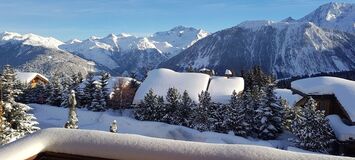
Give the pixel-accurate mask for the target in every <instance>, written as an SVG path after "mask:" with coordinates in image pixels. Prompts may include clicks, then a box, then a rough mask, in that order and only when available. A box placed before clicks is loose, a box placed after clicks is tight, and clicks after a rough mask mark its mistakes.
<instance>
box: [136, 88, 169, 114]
mask: <svg viewBox="0 0 355 160" xmlns="http://www.w3.org/2000/svg"><path fill="white" fill-rule="evenodd" d="M163 101H164V99H163ZM158 104H159V103H158V96H157V95H156V94H155V93H154V91H153V90H152V89H150V90H149V92H148V93H147V94H146V95H145V96H144V100H143V101H142V102H140V103H139V104H138V106H137V107H138V108H137V109H135V112H134V113H135V117H136V119H139V120H150V121H154V120H156V119H159V118H162V117H159V114H160V113H158V112H157V111H156V109H157V108H158V107H159V105H158Z"/></svg>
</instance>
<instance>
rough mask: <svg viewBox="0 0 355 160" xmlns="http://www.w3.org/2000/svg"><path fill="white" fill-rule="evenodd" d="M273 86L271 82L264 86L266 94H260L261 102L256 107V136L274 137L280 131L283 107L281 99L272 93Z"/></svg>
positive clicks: (262, 137) (266, 138) (263, 137)
mask: <svg viewBox="0 0 355 160" xmlns="http://www.w3.org/2000/svg"><path fill="white" fill-rule="evenodd" d="M274 88H275V87H274V85H272V84H270V85H268V86H267V87H266V94H262V95H261V97H260V102H261V103H262V104H261V105H259V106H258V108H257V109H256V116H255V122H256V132H257V134H258V138H261V139H264V140H268V139H275V138H276V137H277V136H278V135H279V134H280V133H282V120H283V118H284V108H283V107H282V104H281V99H279V98H277V97H276V95H275V94H274ZM261 93H264V92H261Z"/></svg>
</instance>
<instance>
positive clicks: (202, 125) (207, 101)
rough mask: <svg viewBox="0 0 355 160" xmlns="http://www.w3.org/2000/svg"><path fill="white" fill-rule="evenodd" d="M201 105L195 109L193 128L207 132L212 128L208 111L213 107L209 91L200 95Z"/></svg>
mask: <svg viewBox="0 0 355 160" xmlns="http://www.w3.org/2000/svg"><path fill="white" fill-rule="evenodd" d="M198 99H199V104H198V105H197V107H196V108H195V109H194V112H193V113H194V115H193V119H194V121H193V127H194V128H195V129H198V130H200V131H207V130H209V128H210V124H209V119H208V118H209V117H208V115H209V114H208V111H209V108H210V107H211V105H212V104H211V96H210V94H209V93H208V92H207V91H202V92H201V94H199V95H198Z"/></svg>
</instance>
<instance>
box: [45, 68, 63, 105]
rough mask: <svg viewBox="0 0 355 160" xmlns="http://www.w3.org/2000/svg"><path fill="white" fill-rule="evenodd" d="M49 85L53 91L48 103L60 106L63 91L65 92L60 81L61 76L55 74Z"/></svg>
mask: <svg viewBox="0 0 355 160" xmlns="http://www.w3.org/2000/svg"><path fill="white" fill-rule="evenodd" d="M49 85H50V88H51V91H50V95H49V97H48V99H47V101H48V104H50V105H52V106H58V107H59V106H60V105H61V103H62V92H63V86H62V84H61V83H60V80H59V77H58V76H57V75H54V76H53V78H52V80H51V81H50V83H49Z"/></svg>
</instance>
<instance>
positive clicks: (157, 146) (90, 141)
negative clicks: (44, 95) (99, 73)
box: [0, 128, 351, 160]
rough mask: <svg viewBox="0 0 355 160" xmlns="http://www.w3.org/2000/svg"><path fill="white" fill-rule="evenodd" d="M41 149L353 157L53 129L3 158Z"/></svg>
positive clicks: (157, 157) (278, 159)
mask: <svg viewBox="0 0 355 160" xmlns="http://www.w3.org/2000/svg"><path fill="white" fill-rule="evenodd" d="M41 152H56V153H64V154H74V155H83V156H90V157H99V158H110V159H126V160H134V159H145V160H164V159H170V160H180V159H196V160H199V159H203V160H214V159H225V160H232V159H273V160H282V159H285V157H287V159H289V160H308V159H318V160H326V159H327V160H328V159H332V160H340V159H351V158H349V157H340V156H331V155H323V154H307V153H298V152H292V151H285V150H280V149H275V148H270V147H263V146H254V145H240V144H210V143H201V142H187V141H179V140H167V139H160V138H151V137H145V136H140V135H134V134H120V133H110V132H104V131H94V130H81V129H64V128H51V129H43V130H40V131H37V132H36V133H34V134H32V135H30V136H26V137H25V138H22V139H19V140H17V141H15V142H13V143H10V144H8V145H5V146H2V147H1V148H0V157H1V158H2V160H13V159H28V158H30V157H32V156H35V155H37V154H39V153H41Z"/></svg>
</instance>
